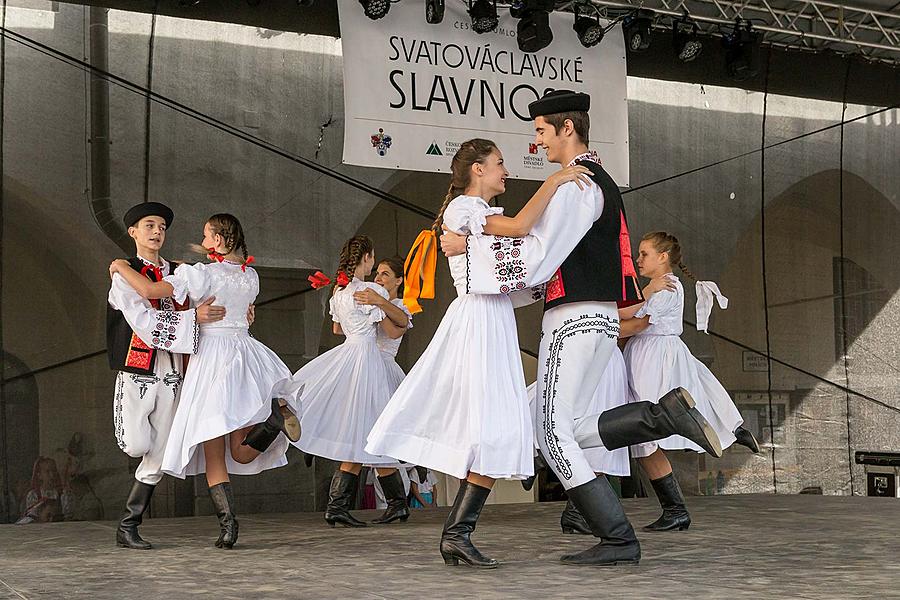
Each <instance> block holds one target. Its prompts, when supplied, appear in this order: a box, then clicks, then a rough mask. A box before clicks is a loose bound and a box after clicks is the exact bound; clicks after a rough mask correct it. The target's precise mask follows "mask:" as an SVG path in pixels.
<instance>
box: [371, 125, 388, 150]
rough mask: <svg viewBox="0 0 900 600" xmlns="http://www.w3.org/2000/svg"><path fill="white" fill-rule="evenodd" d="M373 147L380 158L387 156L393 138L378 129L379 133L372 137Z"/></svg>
mask: <svg viewBox="0 0 900 600" xmlns="http://www.w3.org/2000/svg"><path fill="white" fill-rule="evenodd" d="M372 147H373V148H375V152H377V153H378V156H384V155H385V154H387V151H388V148H390V147H391V136H389V135H388V134H386V133H385V132H384V129H382V128H380V127H379V128H378V133H376V134H375V135H373V136H372Z"/></svg>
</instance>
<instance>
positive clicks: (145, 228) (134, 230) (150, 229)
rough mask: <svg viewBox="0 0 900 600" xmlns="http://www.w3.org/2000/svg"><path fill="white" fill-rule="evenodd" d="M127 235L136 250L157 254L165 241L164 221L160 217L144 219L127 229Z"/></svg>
mask: <svg viewBox="0 0 900 600" xmlns="http://www.w3.org/2000/svg"><path fill="white" fill-rule="evenodd" d="M128 235H130V236H131V239H133V240H134V243H135V244H137V246H138V248H147V249H148V250H153V251H155V252H159V251H160V249H161V248H162V245H163V244H164V243H165V241H166V220H165V219H163V218H162V217H153V216H151V217H144V218H143V219H141V220H140V221H138V222H137V223H135V224H134V225H132V226H131V227H129V228H128Z"/></svg>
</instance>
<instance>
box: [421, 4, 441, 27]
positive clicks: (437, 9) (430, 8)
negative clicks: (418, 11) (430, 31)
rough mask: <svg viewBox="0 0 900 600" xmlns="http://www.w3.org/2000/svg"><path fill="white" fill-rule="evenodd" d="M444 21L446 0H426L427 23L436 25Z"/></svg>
mask: <svg viewBox="0 0 900 600" xmlns="http://www.w3.org/2000/svg"><path fill="white" fill-rule="evenodd" d="M443 20H444V0H425V21H426V22H427V23H431V24H432V25H436V24H437V23H440V22H441V21H443Z"/></svg>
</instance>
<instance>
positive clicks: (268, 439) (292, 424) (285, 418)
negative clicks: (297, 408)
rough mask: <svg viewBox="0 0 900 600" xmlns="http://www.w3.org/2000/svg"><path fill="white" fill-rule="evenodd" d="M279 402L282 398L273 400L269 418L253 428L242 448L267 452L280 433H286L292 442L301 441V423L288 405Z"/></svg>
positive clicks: (245, 438) (242, 443)
mask: <svg viewBox="0 0 900 600" xmlns="http://www.w3.org/2000/svg"><path fill="white" fill-rule="evenodd" d="M279 400H280V398H272V413H271V414H270V415H269V418H268V419H266V420H265V421H263V422H262V423H257V424H256V425H254V426H253V429H251V430H250V431H249V432H248V433H247V435H246V436H245V437H244V441H243V442H241V445H242V446H250V447H251V448H253V449H254V450H256V451H258V452H265V451H266V450H268V449H269V446H271V445H272V442H274V441H275V439H276V438H277V437H278V434H279V433H284V435H286V436H287V438H288V439H289V440H291V441H292V442H296V441H297V440H299V439H300V421H298V420H297V416H296V415H295V414H294V413H293V411H292V410H291V409H290V408H289V407H288V406H287V405H285V406H281V405H280V403H279Z"/></svg>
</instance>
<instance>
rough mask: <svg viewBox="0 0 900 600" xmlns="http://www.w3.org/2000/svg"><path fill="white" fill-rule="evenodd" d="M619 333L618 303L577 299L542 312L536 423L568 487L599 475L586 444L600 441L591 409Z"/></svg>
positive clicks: (545, 448)
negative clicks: (586, 452) (595, 470)
mask: <svg viewBox="0 0 900 600" xmlns="http://www.w3.org/2000/svg"><path fill="white" fill-rule="evenodd" d="M618 337H619V312H618V309H617V308H616V303H615V302H573V303H571V304H563V305H561V306H557V307H556V308H551V309H550V310H548V311H546V312H545V313H544V318H543V321H542V323H541V347H540V352H539V354H538V373H537V393H538V397H537V399H538V409H537V412H538V414H537V415H536V419H535V423H536V427H537V428H538V431H537V439H538V445H539V447H540V450H541V454H542V455H543V456H544V459H545V460H546V462H547V464H548V465H549V466H550V468H551V469H553V472H554V473H556V476H557V477H558V478H559V481H560V482H561V483H562V484H563V487H564V488H565V489H571V488H573V487H576V486H579V485H582V484H584V483H587V482H589V481H591V480H593V479H594V478H595V477H596V475H595V474H594V470H593V468H591V464H590V463H589V462H588V460H587V457H586V456H585V453H584V451H583V450H582V448H591V447H599V446H602V442H601V441H600V436H599V433H598V432H597V417H598V415H588V414H587V412H588V409H589V405H590V402H591V399H592V395H593V393H594V391H595V390H596V389H597V386H598V385H599V383H600V378H601V377H602V376H603V372H604V371H605V370H606V365H607V363H608V362H609V359H610V356H611V355H612V352H613V350H614V349H615V347H616V340H617V339H618ZM579 425H581V426H580V427H579Z"/></svg>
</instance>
